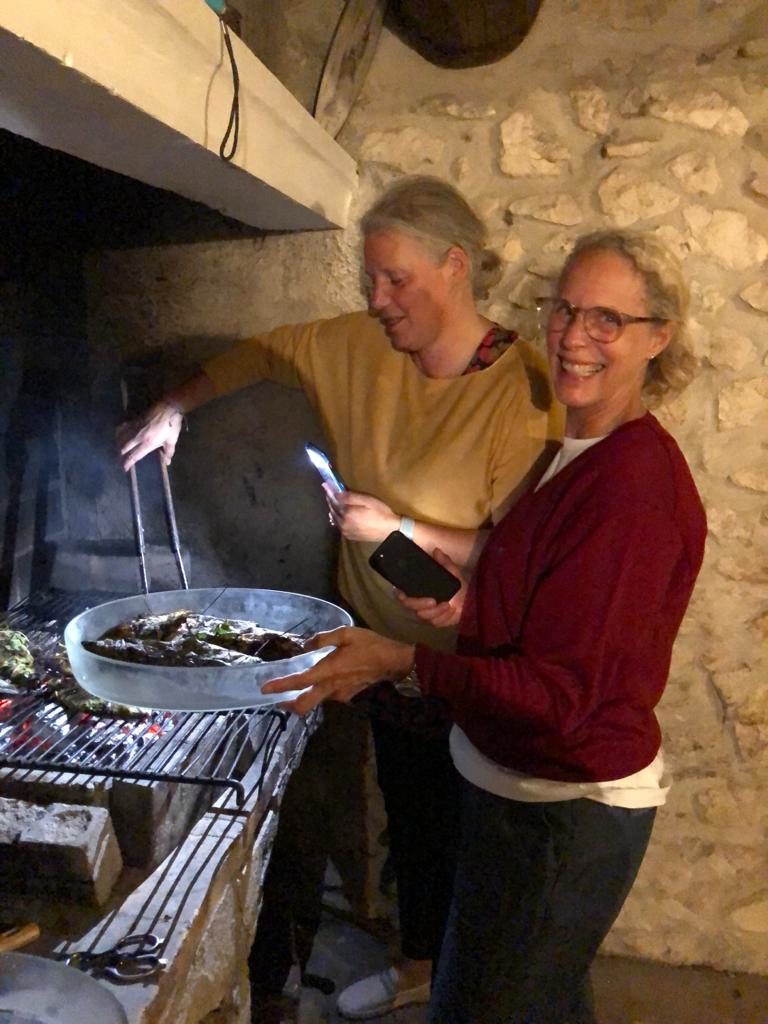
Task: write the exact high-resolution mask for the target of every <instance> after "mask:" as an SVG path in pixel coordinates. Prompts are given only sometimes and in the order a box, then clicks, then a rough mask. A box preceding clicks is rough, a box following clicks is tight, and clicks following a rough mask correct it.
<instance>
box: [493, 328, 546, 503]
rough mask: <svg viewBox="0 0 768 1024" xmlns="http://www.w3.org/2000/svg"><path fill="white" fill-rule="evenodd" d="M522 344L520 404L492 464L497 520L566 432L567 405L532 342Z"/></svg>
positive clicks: (534, 477)
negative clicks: (554, 391) (557, 394)
mask: <svg viewBox="0 0 768 1024" xmlns="http://www.w3.org/2000/svg"><path fill="white" fill-rule="evenodd" d="M517 347H518V349H519V353H520V356H521V367H520V378H521V380H520V386H519V387H517V388H515V389H514V394H515V395H516V398H515V402H516V408H515V409H514V410H513V412H512V414H511V415H510V416H509V417H507V418H506V419H505V420H504V421H503V422H504V428H505V429H504V432H503V435H502V436H500V437H499V438H498V439H497V441H496V445H495V447H496V450H497V452H498V453H499V455H498V458H497V459H495V460H494V462H493V465H492V466H491V479H490V489H491V502H492V507H493V521H494V523H498V522H499V521H500V520H501V519H502V518H503V517H504V515H505V514H506V513H507V512H508V511H509V509H510V508H511V507H512V505H514V504H515V502H516V501H517V500H518V498H520V497H521V495H523V494H524V493H525V492H526V491H527V490H528V489H529V488H530V487H532V486H533V485H534V484H535V483H536V482H537V481H538V480H539V479H540V477H541V475H542V474H543V472H544V470H545V469H546V468H547V466H548V465H549V463H550V462H551V461H552V459H553V458H554V457H555V454H556V453H557V450H558V448H559V447H560V442H561V440H562V436H563V421H564V413H563V407H562V406H561V405H560V403H559V402H557V401H556V400H555V398H554V396H553V394H552V389H551V387H550V384H549V377H548V374H547V367H546V363H545V361H544V358H543V357H542V356H541V355H540V353H539V352H538V351H536V350H535V349H534V348H533V347H532V346H530V345H528V344H527V343H526V342H523V341H518V342H517Z"/></svg>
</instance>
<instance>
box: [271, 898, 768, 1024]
mask: <svg viewBox="0 0 768 1024" xmlns="http://www.w3.org/2000/svg"><path fill="white" fill-rule="evenodd" d="M386 963H387V948H386V944H385V943H384V942H382V941H381V940H379V939H377V938H375V937H373V936H372V935H370V934H368V933H367V932H365V931H361V930H360V929H359V928H357V927H354V926H353V925H351V924H347V923H345V922H344V921H343V920H340V919H339V918H338V917H336V916H332V915H331V914H326V915H325V917H324V921H323V925H322V928H321V930H320V933H319V934H318V937H317V940H316V942H315V948H314V951H313V954H312V959H311V961H310V964H309V970H310V971H311V972H313V973H315V974H319V975H322V976H325V977H327V978H332V979H333V981H334V982H335V983H336V992H337V993H338V992H339V991H340V990H341V989H342V988H343V987H344V986H345V985H346V984H348V983H349V982H351V981H354V980H356V979H358V978H360V977H363V976H364V975H365V974H366V973H370V972H372V971H375V970H377V969H379V968H381V967H383V966H384V965H385V964H386ZM593 980H594V987H595V998H596V1004H597V1014H598V1020H599V1022H600V1024H768V978H759V977H755V976H752V975H737V974H725V973H720V972H716V971H709V970H704V969H700V968H690V967H665V966H660V965H658V964H650V963H644V962H640V961H634V960H623V959H619V958H614V957H601V958H599V960H598V962H597V963H596V965H595V968H594V971H593ZM296 992H297V994H298V995H299V1001H298V1004H294V1007H293V1008H292V1012H291V1008H290V1007H289V1006H287V1007H286V1009H287V1012H286V1013H285V1014H282V1015H280V1014H278V1015H277V1016H276V1017H275V1019H274V1022H269V1024H283V1022H286V1024H287V1022H291V1024H293V1022H296V1024H321V1022H325V1024H340V1022H342V1021H343V1018H342V1017H340V1016H339V1015H338V1014H337V1013H336V1011H335V999H336V996H335V994H334V995H327V996H326V995H323V994H322V993H320V992H319V991H317V990H315V989H308V988H304V989H300V990H299V989H296ZM287 1002H288V1001H286V1003H287ZM425 1021H426V1012H425V1009H424V1008H423V1007H408V1008H404V1009H402V1010H400V1011H398V1012H397V1013H394V1014H389V1015H387V1016H385V1017H380V1018H378V1022H379V1024H425ZM263 1024H267V1022H266V1021H265V1022H263ZM500 1024H501V1022H500Z"/></svg>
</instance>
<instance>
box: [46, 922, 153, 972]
mask: <svg viewBox="0 0 768 1024" xmlns="http://www.w3.org/2000/svg"><path fill="white" fill-rule="evenodd" d="M161 945H162V943H161V941H160V939H159V938H158V937H157V935H153V934H152V933H151V932H139V933H136V934H133V935H126V936H125V938H123V939H120V941H119V942H116V943H115V944H114V946H111V947H110V948H109V949H105V950H103V951H102V952H101V953H93V952H89V951H87V950H75V951H74V952H72V953H61V954H59V959H61V960H63V961H64V963H65V964H68V965H69V966H70V967H79V968H80V970H81V971H95V972H96V973H97V974H99V975H100V976H102V977H104V978H108V979H109V980H110V981H116V982H130V981H143V980H144V979H145V978H153V977H154V976H155V975H156V974H159V973H160V971H162V970H163V969H164V968H165V966H166V963H167V961H165V960H163V959H161V958H160V956H159V954H158V951H159V949H160V947H161Z"/></svg>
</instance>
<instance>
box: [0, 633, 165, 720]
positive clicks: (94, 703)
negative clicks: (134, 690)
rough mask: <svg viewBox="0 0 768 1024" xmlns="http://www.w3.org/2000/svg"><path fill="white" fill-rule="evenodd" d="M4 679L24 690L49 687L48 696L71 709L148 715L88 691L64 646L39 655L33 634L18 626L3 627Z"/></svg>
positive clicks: (0, 675)
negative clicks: (77, 677)
mask: <svg viewBox="0 0 768 1024" xmlns="http://www.w3.org/2000/svg"><path fill="white" fill-rule="evenodd" d="M0 682H9V683H12V684H13V686H14V687H16V688H17V689H20V690H33V689H36V688H37V687H41V688H42V687H45V690H46V691H47V692H46V694H45V696H46V699H48V700H51V701H53V703H54V704H58V705H59V707H62V708H64V710H65V711H67V712H78V711H81V712H83V713H84V714H89V715H100V716H103V717H109V718H126V719H133V718H146V716H147V712H146V711H145V710H144V709H142V708H133V707H129V706H128V705H127V704H112V703H109V702H107V701H104V700H99V698H98V697H92V696H91V694H90V693H86V691H85V690H84V689H83V688H82V687H81V686H79V685H78V683H77V682H76V681H75V678H74V676H73V675H72V669H71V668H70V664H69V659H68V658H67V652H66V651H65V650H64V647H63V646H62V645H58V646H57V647H56V648H55V649H54V650H53V652H52V653H51V652H50V651H49V652H48V653H40V651H39V650H38V651H37V656H35V653H33V649H32V643H31V642H30V639H29V637H28V636H26V634H24V633H22V632H21V631H20V630H18V629H0ZM11 692H12V691H11Z"/></svg>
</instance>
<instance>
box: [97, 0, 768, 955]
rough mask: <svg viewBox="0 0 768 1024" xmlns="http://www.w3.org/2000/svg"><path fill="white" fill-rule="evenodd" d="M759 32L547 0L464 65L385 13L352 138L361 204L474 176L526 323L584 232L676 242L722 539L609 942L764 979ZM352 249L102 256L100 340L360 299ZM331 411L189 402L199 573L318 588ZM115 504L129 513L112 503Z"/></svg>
mask: <svg viewBox="0 0 768 1024" xmlns="http://www.w3.org/2000/svg"><path fill="white" fill-rule="evenodd" d="M767 37H768V10H766V7H765V4H764V3H763V2H762V0H730V2H727V3H726V2H720V0H653V2H651V0H545V2H544V3H543V4H542V8H541V11H540V14H539V17H538V19H537V21H536V23H535V25H534V27H533V29H532V31H531V33H530V34H529V36H528V38H527V39H526V41H525V42H524V43H523V45H522V46H520V47H519V48H518V50H516V51H515V52H514V53H513V54H511V55H510V56H509V57H507V58H505V59H504V60H502V61H500V62H498V63H497V64H495V65H492V66H489V67H483V68H476V69H469V70H462V71H448V70H443V69H439V68H436V67H433V66H431V65H429V64H428V63H427V62H425V61H424V60H422V59H421V58H420V57H418V56H417V55H416V54H414V53H413V52H412V51H410V50H409V49H407V48H406V47H405V46H404V45H403V44H402V43H401V42H400V41H399V40H398V39H396V38H395V37H394V36H393V35H391V34H389V33H387V32H386V31H385V32H384V34H383V36H382V39H381V42H380V45H379V50H378V52H377V55H376V58H375V60H374V63H373V66H372V69H371V72H370V74H369V77H368V80H367V82H366V85H365V88H364V90H363V93H362V94H361V96H360V98H359V99H358V101H357V103H356V106H355V108H354V110H353V112H352V115H351V117H350V119H349V121H348V122H347V124H346V126H345V128H344V129H343V131H342V134H341V136H340V141H341V143H342V145H344V146H345V148H346V149H347V150H348V151H349V152H350V153H351V154H352V155H353V156H354V157H355V158H356V159H358V161H359V162H360V167H361V172H362V178H361V187H360V192H359V196H358V199H357V209H358V212H359V211H360V210H362V209H363V208H364V207H365V206H366V204H367V203H368V201H369V200H370V198H371V197H372V196H373V195H374V193H375V192H376V190H377V189H378V188H379V187H380V186H381V185H382V184H385V183H386V182H387V181H389V180H390V179H391V178H393V177H394V176H396V175H397V174H399V173H402V172H407V173H412V172H424V173H432V174H438V175H442V176H444V177H447V178H449V179H451V180H453V181H455V182H456V183H457V184H458V185H459V186H460V187H461V188H462V189H464V191H465V192H466V193H467V195H468V196H469V197H470V198H471V199H472V200H473V201H474V202H475V204H476V205H477V206H478V208H479V209H480V210H481V211H482V212H483V214H484V215H485V216H486V217H487V219H488V223H489V225H490V228H491V231H492V236H493V241H494V243H495V244H496V246H497V247H498V249H499V251H500V252H501V253H502V254H503V256H504V259H505V262H506V272H505V276H504V279H503V281H502V283H501V284H500V285H499V287H498V288H497V289H496V291H495V293H494V295H493V296H492V297H491V303H490V306H489V312H490V314H491V315H492V316H494V317H495V318H497V319H500V320H501V321H503V322H506V323H509V324H511V325H513V326H518V327H520V328H521V329H522V330H524V331H526V332H528V331H529V330H530V329H531V319H530V313H529V312H528V310H529V308H530V299H531V298H532V296H533V295H535V294H538V293H541V292H542V290H545V289H546V287H547V282H548V280H549V279H550V278H551V277H552V276H553V274H554V273H555V270H556V268H557V266H558V264H559V262H560V260H561V257H562V254H563V252H564V251H565V250H566V249H567V248H568V245H569V243H570V241H571V240H572V239H573V238H574V237H575V236H576V235H578V234H580V233H582V232H585V231H588V230H592V229H595V228H598V227H601V226H610V225H617V226H622V227H625V226H627V227H633V228H638V229H642V230H648V231H654V232H658V233H659V234H660V235H661V236H662V237H663V238H664V239H666V240H667V241H668V243H669V244H670V245H671V246H673V248H675V249H676V251H677V252H678V253H679V255H680V256H681V257H682V259H683V261H684V264H685V267H686V269H687V272H688V276H689V279H690V281H691V285H692V291H693V310H692V312H693V325H692V326H693V332H692V333H693V344H694V347H695V352H696V355H697V357H698V361H699V367H698V374H697V377H696V380H695V382H694V383H693V385H692V386H691V387H690V388H689V390H688V391H687V392H686V393H685V394H684V395H683V396H681V397H680V398H678V399H676V400H675V401H672V402H669V403H668V404H667V405H666V406H664V407H663V408H662V409H661V411H660V414H659V415H660V418H661V420H662V422H663V423H664V424H665V425H666V426H667V427H668V428H669V429H670V430H671V431H672V433H673V434H674V435H675V436H676V437H677V439H678V440H679V442H680V444H681V445H682V447H683V450H684V451H685V453H686V456H687V458H688V460H689V462H690V464H691V467H692V469H693V472H694V475H695V477H696V479H697V482H698V485H699V488H700V490H701V493H702V496H703V498H704V501H705V503H706V506H707V511H708V516H709V522H710V537H709V540H708V545H707V555H706V561H705V566H704V569H703V572H702V575H701V578H700V582H699V585H698V587H697V590H696V593H695V595H694V599H693V602H692V605H691V608H690V610H689V614H688V616H687V617H686V620H685V623H684V626H683V629H682V632H681V635H680V638H679V641H678V644H677V647H676V650H675V657H674V662H673V667H672V673H671V678H670V683H669V687H668V690H667V694H666V696H665V698H664V701H663V704H662V707H661V718H662V725H663V729H664V733H665V750H666V754H667V759H668V764H669V768H670V771H671V773H672V775H673V777H674V779H675V783H674V785H673V788H672V791H671V795H670V799H669V802H668V804H667V806H666V807H665V808H664V809H663V810H662V811H661V813H660V814H659V817H658V821H657V826H656V831H655V836H654V840H653V843H652V846H651V850H650V852H649V854H648V856H647V859H646V862H645V864H644V867H643V869H642V872H641V875H640V878H639V880H638V883H637V885H636V886H635V889H634V891H633V893H632V895H631V897H630V899H629V901H628V903H627V906H626V907H625V909H624V911H623V913H622V915H621V916H620V918H619V920H618V922H617V923H616V925H615V927H614V929H613V931H612V933H611V935H610V936H609V938H608V940H607V942H606V950H607V951H608V952H611V953H620V954H626V955H632V956H638V957H645V958H649V959H653V960H660V961H666V962H670V963H681V964H688V963H699V964H710V965H713V966H715V967H718V968H721V969H727V970H744V971H752V972H755V973H763V974H766V973H768V961H766V936H767V934H768V870H767V867H766V854H765V850H766V838H767V837H766V832H767V831H768V808H767V807H766V803H765V799H764V792H765V788H766V783H767V782H768V696H767V694H768V690H766V681H767V680H768V671H766V669H767V668H768V658H767V657H766V640H767V639H768V609H767V608H766V584H767V583H768V559H767V558H766V550H767V549H768V501H767V496H768V472H767V471H766V445H767V444H768V402H766V399H767V398H768V374H767V373H766V365H768V284H767V283H766V273H765V271H766V265H767V264H766V261H767V260H768V90H766V81H767V80H768V43H767V42H766V38H767ZM357 246H358V239H357V238H356V235H355V231H354V230H353V229H350V230H348V231H346V232H343V233H342V232H338V233H322V234H312V235H299V236H280V237H268V238H263V239H257V240H243V241H234V242H223V243H205V244H200V245H185V246H167V247H164V248H156V249H145V250H140V251H139V250H135V251H129V252H119V253H118V252H111V253H106V254H103V255H100V256H98V257H94V258H93V259H92V260H91V261H90V264H89V272H88V282H89V302H90V333H91V337H92V338H93V339H94V343H95V342H96V340H98V342H99V348H98V351H99V352H100V356H99V358H100V359H102V360H104V359H105V358H106V360H107V361H108V362H112V363H114V362H116V361H118V360H119V359H121V358H125V357H133V356H136V355H137V354H140V353H146V352H147V351H148V350H150V349H151V350H155V351H157V352H161V353H163V354H164V355H168V356H173V359H174V360H175V361H177V362H178V360H179V358H180V357H184V358H192V359H194V358H197V357H198V356H199V355H201V354H203V352H208V351H212V350H216V349H218V348H220V347H222V346H224V345H225V344H227V343H228V342H229V340H230V339H232V338H235V337H240V336H244V335H247V334H249V333H253V332H255V331H257V330H261V329H264V328H267V327H269V326H272V325H274V324H277V323H280V322H286V321H298V320H303V319H306V318H308V317H314V316H323V315H330V314H333V313H336V312H339V311H342V310H347V309H351V308H355V307H359V306H361V305H362V296H361V292H360V289H359V280H358V270H357V261H358V255H357ZM96 351H97V348H96V346H95V344H94V352H96ZM315 430H316V428H315V426H314V424H313V423H312V421H311V417H309V414H308V412H307V407H306V404H305V403H304V400H303V398H302V397H301V396H300V395H295V394H284V393H280V392H278V391H276V390H275V389H273V388H271V387H270V386H268V385H259V386H257V387H256V388H254V389H253V390H252V391H251V392H249V393H244V394H241V395H240V396H238V397H236V398H233V399H229V400H227V402H225V403H219V404H215V405H213V406H211V407H210V408H208V409H205V410H203V411H201V412H199V413H198V414H196V415H195V416H194V417H192V419H191V426H190V434H189V436H188V437H186V438H184V439H183V441H182V446H181V448H180V451H179V454H178V456H177V459H176V462H175V463H174V476H175V479H177V480H178V487H179V490H180V492H181V493H182V495H183V501H182V508H181V516H182V519H183V522H184V527H185V529H186V530H187V534H188V536H189V537H191V538H192V540H193V541H194V543H195V544H198V545H199V544H201V543H203V542H205V543H206V544H207V552H208V556H207V557H208V559H209V561H210V563H211V564H210V565H209V564H208V563H206V571H210V572H211V573H214V574H215V573H216V572H218V573H220V574H221V575H222V576H224V577H225V578H227V579H228V580H229V581H230V582H231V581H232V576H234V577H235V578H237V579H238V580H243V579H245V578H247V579H248V580H249V582H250V583H251V585H266V584H265V582H264V581H266V580H272V579H274V578H277V577H278V576H279V575H280V574H281V573H282V574H283V576H282V578H283V579H284V581H285V585H287V586H292V587H293V586H295V587H296V589H317V590H319V591H322V588H323V587H324V586H326V585H327V584H326V580H327V572H328V557H329V554H330V552H329V550H328V548H327V534H326V532H325V527H324V524H323V510H322V503H321V502H320V501H319V497H318V495H317V493H316V488H315V485H314V481H312V480H310V479H308V478H307V473H306V470H305V469H304V467H303V465H302V462H301V457H300V455H299V454H298V453H299V451H300V442H301V440H303V439H304V438H305V437H307V436H317V435H316V434H315V433H314V431H315ZM103 514H104V517H105V521H106V520H107V518H108V517H109V516H111V515H113V514H114V511H113V510H110V509H109V505H108V498H107V497H105V498H104V506H103ZM279 551H282V555H278V554H277V552H279ZM196 582H199V583H200V584H202V583H203V581H202V580H197V581H196Z"/></svg>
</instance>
